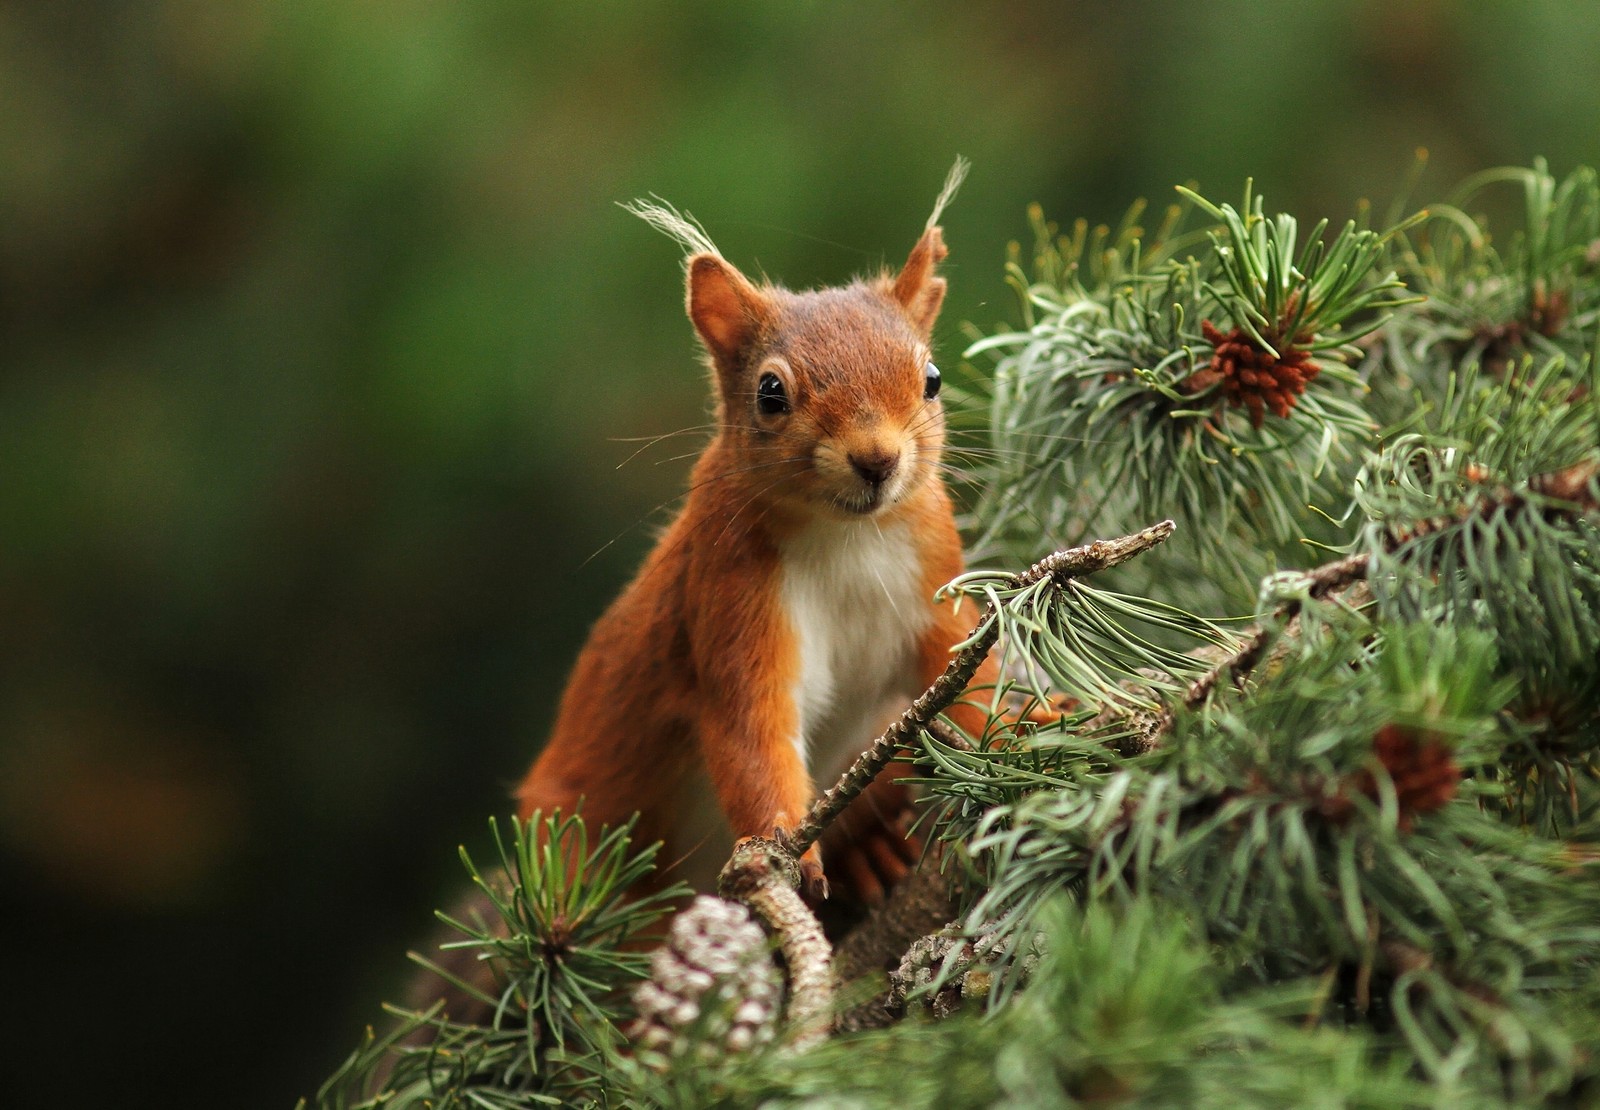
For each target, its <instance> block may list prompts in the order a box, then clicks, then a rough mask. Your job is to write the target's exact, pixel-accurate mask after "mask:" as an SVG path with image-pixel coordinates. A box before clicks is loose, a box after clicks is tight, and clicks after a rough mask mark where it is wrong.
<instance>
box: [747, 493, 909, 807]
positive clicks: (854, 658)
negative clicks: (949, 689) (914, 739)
mask: <svg viewBox="0 0 1600 1110" xmlns="http://www.w3.org/2000/svg"><path fill="white" fill-rule="evenodd" d="M780 552H781V562H780V568H781V569H780V571H779V597H780V599H781V602H782V608H783V612H784V615H785V617H786V618H787V620H788V624H789V631H790V634H791V636H792V637H793V640H794V648H795V655H796V658H797V659H798V662H799V666H798V668H797V670H796V673H795V675H794V678H793V683H794V685H793V689H792V696H793V699H794V705H795V708H796V709H797V710H798V713H799V731H798V733H797V734H796V735H795V737H794V740H793V743H794V745H795V750H796V751H797V752H798V753H799V755H800V758H801V761H802V762H803V763H804V764H805V765H806V767H807V768H808V769H809V770H810V771H811V773H812V775H813V776H816V777H819V778H821V777H826V776H828V775H831V774H833V773H835V772H837V771H838V770H840V769H841V768H842V767H843V765H844V764H845V763H846V762H847V761H848V760H849V759H850V758H852V757H853V756H855V755H857V754H858V753H859V752H860V751H861V750H862V749H863V748H864V747H865V746H866V744H867V742H868V741H869V740H871V739H872V738H873V737H874V736H875V735H877V733H878V731H879V729H880V728H881V726H882V725H883V723H884V720H885V719H886V717H887V714H888V713H890V712H892V711H893V710H894V708H895V707H896V705H898V706H901V707H903V706H904V704H905V702H906V701H907V700H908V699H909V698H910V697H914V696H915V695H916V694H917V693H918V692H920V689H921V686H920V684H919V675H918V674H917V644H918V641H919V640H920V638H921V637H922V636H923V634H924V633H925V632H926V631H927V629H928V626H929V624H930V623H931V622H932V619H933V610H932V608H931V606H930V604H929V601H928V599H927V598H926V597H924V596H922V589H921V582H922V573H921V567H920V564H919V559H918V552H917V549H916V546H915V544H914V543H913V540H912V536H911V533H910V527H909V526H908V525H907V524H906V523H904V522H893V523H884V524H881V525H880V524H879V523H878V522H875V521H870V520H864V521H831V520H819V521H815V522H813V523H812V524H811V525H810V526H809V527H807V528H806V529H805V530H804V531H802V532H800V533H799V534H798V535H796V536H795V537H793V538H792V539H790V540H789V541H788V542H787V543H785V544H783V545H782V546H781V547H780Z"/></svg>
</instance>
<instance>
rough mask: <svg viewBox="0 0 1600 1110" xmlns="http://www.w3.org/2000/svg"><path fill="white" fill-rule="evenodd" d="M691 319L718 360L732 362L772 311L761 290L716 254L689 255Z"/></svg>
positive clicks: (708, 348)
mask: <svg viewBox="0 0 1600 1110" xmlns="http://www.w3.org/2000/svg"><path fill="white" fill-rule="evenodd" d="M688 280H689V319H690V320H691V321H692V322H693V323H694V330H695V331H697V332H699V333H700V339H701V341H702V342H703V343H705V345H706V350H708V351H710V352H711V356H712V358H714V359H716V360H717V361H718V362H724V363H727V364H730V365H731V364H733V363H734V362H736V361H737V360H738V358H739V355H740V353H741V352H742V351H743V350H744V349H745V348H746V347H747V346H748V345H749V344H750V342H751V340H753V339H754V338H755V337H756V333H757V331H758V330H759V329H760V328H761V326H762V324H763V323H765V322H766V319H767V317H768V316H769V315H770V311H771V309H770V307H769V306H768V304H767V300H766V298H765V297H763V296H762V295H761V291H760V290H759V289H757V288H756V287H755V286H753V285H751V284H750V281H749V279H748V278H746V277H745V276H744V275H743V274H741V273H740V272H739V271H738V270H737V269H735V268H734V266H733V265H732V264H731V263H729V262H728V261H727V260H725V259H723V258H721V257H720V256H718V255H715V254H697V255H695V256H694V257H693V258H691V259H689V279H688Z"/></svg>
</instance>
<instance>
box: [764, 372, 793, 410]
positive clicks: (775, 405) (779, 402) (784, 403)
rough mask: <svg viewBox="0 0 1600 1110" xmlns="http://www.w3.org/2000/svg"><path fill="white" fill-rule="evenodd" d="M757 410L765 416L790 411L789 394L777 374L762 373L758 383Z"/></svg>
mask: <svg viewBox="0 0 1600 1110" xmlns="http://www.w3.org/2000/svg"><path fill="white" fill-rule="evenodd" d="M756 411H757V412H759V413H761V414H762V415H763V416H778V415H781V414H782V413H786V412H788V411H789V395H788V394H787V393H785V392H784V391H783V382H781V381H779V380H778V375H776V374H762V375H761V380H760V381H759V382H757V383H756Z"/></svg>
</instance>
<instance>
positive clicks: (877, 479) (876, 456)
mask: <svg viewBox="0 0 1600 1110" xmlns="http://www.w3.org/2000/svg"><path fill="white" fill-rule="evenodd" d="M850 465H851V467H853V468H854V469H855V472H856V473H857V474H859V475H861V480H862V481H863V482H865V483H867V485H869V486H873V487H877V486H881V485H883V483H885V482H887V481H888V480H889V479H890V478H892V477H893V476H894V472H895V468H896V467H898V466H899V465H900V455H899V453H898V452H895V453H892V454H891V453H890V452H888V451H881V450H880V451H866V452H863V453H861V454H859V455H858V454H856V453H855V452H854V451H852V452H851V453H850Z"/></svg>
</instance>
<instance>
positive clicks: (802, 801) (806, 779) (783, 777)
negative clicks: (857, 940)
mask: <svg viewBox="0 0 1600 1110" xmlns="http://www.w3.org/2000/svg"><path fill="white" fill-rule="evenodd" d="M742 692H743V693H744V694H745V695H746V700H744V701H743V702H742V703H741V704H737V705H735V704H734V703H733V701H732V699H729V698H725V697H722V698H717V699H716V700H715V701H714V702H713V703H712V704H710V705H707V706H705V707H703V710H702V713H701V718H700V750H701V754H702V756H703V758H704V759H705V766H706V773H707V775H708V776H709V778H710V779H711V784H712V787H713V788H714V789H715V790H716V792H717V803H718V804H719V805H720V806H721V807H722V812H723V814H724V815H725V816H726V817H727V819H728V825H729V827H730V828H731V829H732V830H733V835H734V837H735V838H737V839H744V838H745V837H750V836H771V835H772V834H773V833H774V832H775V831H778V830H782V831H785V832H787V831H789V830H791V829H792V828H794V826H795V825H797V824H798V823H799V822H800V821H801V820H803V819H804V818H805V815H806V812H807V810H809V809H810V807H811V802H812V799H813V798H814V797H815V795H816V789H815V787H814V786H813V785H812V782H811V776H810V775H809V774H808V773H807V771H806V766H805V763H804V761H803V760H802V759H801V758H800V752H799V750H798V748H797V746H796V743H795V737H797V736H798V735H799V732H798V728H799V713H798V711H797V710H796V709H795V707H794V704H793V699H792V698H791V697H790V696H789V695H788V693H787V692H786V691H782V690H778V689H768V690H766V691H762V692H759V693H757V692H756V691H753V690H752V689H751V686H750V685H749V684H748V683H747V684H745V685H744V686H743V687H742ZM752 693H756V696H755V697H754V698H749V695H751V694H752ZM800 879H801V891H802V893H803V894H805V896H806V897H807V898H808V899H810V900H812V901H821V900H822V899H824V898H826V897H827V896H828V881H827V879H826V878H825V877H824V876H823V871H822V850H821V848H820V847H819V846H818V845H815V844H813V845H812V846H811V847H810V848H809V849H807V851H806V853H805V854H804V855H803V856H801V857H800Z"/></svg>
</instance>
